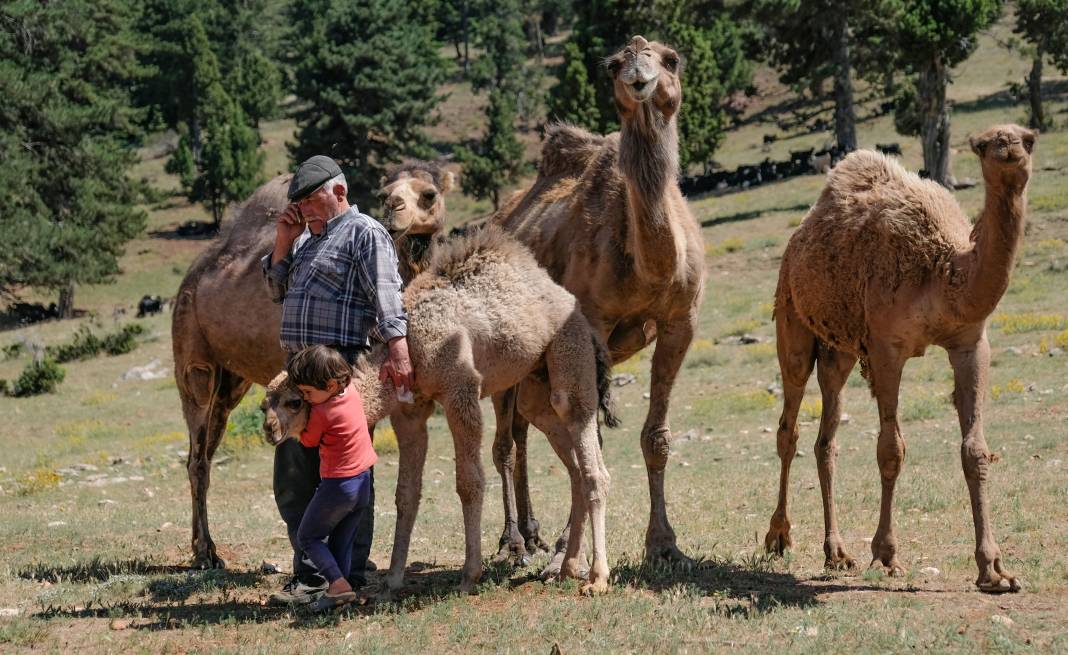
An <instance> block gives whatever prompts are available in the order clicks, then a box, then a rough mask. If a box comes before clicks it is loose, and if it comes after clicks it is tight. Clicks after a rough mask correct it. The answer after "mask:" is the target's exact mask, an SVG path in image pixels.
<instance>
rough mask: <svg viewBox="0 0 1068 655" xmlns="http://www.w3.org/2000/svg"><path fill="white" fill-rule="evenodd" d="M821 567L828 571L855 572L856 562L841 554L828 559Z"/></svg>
mask: <svg viewBox="0 0 1068 655" xmlns="http://www.w3.org/2000/svg"><path fill="white" fill-rule="evenodd" d="M823 566H824V568H826V569H827V570H829V571H856V570H857V560H855V559H853V558H852V557H850V556H849V555H846V554H844V553H843V554H842V555H836V556H835V557H828V558H827V560H826V561H825V562H824V563H823Z"/></svg>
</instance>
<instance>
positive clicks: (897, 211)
mask: <svg viewBox="0 0 1068 655" xmlns="http://www.w3.org/2000/svg"><path fill="white" fill-rule="evenodd" d="M1035 137H1036V135H1035V133H1034V132H1032V131H1030V130H1027V129H1024V128H1022V127H1019V126H1017V125H998V126H995V127H992V128H990V129H988V130H986V131H985V132H983V133H982V134H979V135H978V136H975V137H973V138H972V139H971V147H972V150H973V151H974V152H975V154H976V155H978V156H979V159H980V162H981V164H982V170H983V178H984V180H985V182H986V204H985V206H984V208H983V211H982V214H980V216H979V219H978V220H977V221H976V222H975V226H974V227H971V226H970V225H969V222H968V219H967V217H966V216H965V215H964V212H963V211H962V210H961V208H960V206H959V205H958V204H957V202H956V201H955V200H954V199H953V196H952V195H950V193H949V192H948V191H947V190H946V189H944V188H943V187H942V186H940V185H938V184H936V183H934V182H930V181H927V180H921V179H920V178H919V177H917V176H916V175H914V174H912V173H909V172H907V171H905V170H904V169H903V168H902V167H901V166H900V165H899V164H898V163H897V162H896V161H895V160H893V159H891V158H889V157H887V156H885V155H882V154H879V153H875V152H873V151H857V152H854V153H852V154H850V155H849V156H847V157H846V158H845V159H843V160H842V162H841V163H840V164H838V166H837V167H836V168H835V169H834V170H833V171H832V172H831V174H830V177H829V179H828V180H827V185H826V187H825V188H824V189H823V192H822V193H821V194H820V197H819V199H818V200H817V201H816V204H815V205H813V207H812V209H810V210H809V212H808V215H807V216H806V217H805V219H804V221H803V222H802V223H801V227H799V228H798V229H797V231H796V232H795V233H794V235H793V236H792V237H791V238H790V242H789V244H788V245H787V246H786V252H785V254H784V255H783V260H782V267H781V269H780V272H779V284H778V289H777V290H776V292H775V329H776V334H777V338H778V355H779V366H780V368H781V370H782V383H783V395H784V398H783V411H782V416H781V418H780V419H779V430H778V452H779V457H780V458H781V460H782V471H781V475H780V478H779V499H778V507H777V508H776V509H775V513H774V514H773V515H772V518H771V526H770V529H769V530H768V533H767V536H766V537H765V546H766V548H767V550H768V551H771V552H776V553H779V554H781V553H782V552H783V551H784V550H785V549H786V548H788V547H790V546H791V540H790V518H789V514H788V513H787V486H788V483H789V475H790V463H791V462H792V461H793V459H794V455H795V452H796V450H797V439H798V432H797V414H798V407H799V406H800V404H801V398H802V396H803V394H804V390H805V384H806V383H807V381H808V378H809V376H810V375H811V373H812V368H813V365H814V364H815V365H816V369H817V379H818V380H819V386H820V391H821V393H822V395H823V416H822V417H821V418H820V427H819V436H818V437H817V439H816V446H815V453H816V463H817V466H818V470H819V479H820V490H821V492H822V495H823V517H824V524H825V529H826V532H825V541H824V544H823V550H824V554H825V555H826V565H827V566H828V567H831V568H839V567H845V568H853V567H855V566H856V563H855V561H854V560H853V558H852V557H850V556H849V554H848V553H847V552H846V550H845V545H844V543H843V541H842V537H841V535H840V534H839V532H838V521H837V516H836V511H835V504H834V470H835V459H836V457H837V452H838V448H837V445H836V443H835V432H836V430H837V428H838V422H839V419H840V417H841V412H842V410H841V406H840V398H841V391H842V387H843V385H844V384H845V382H846V379H847V378H848V377H849V373H850V371H852V369H853V366H854V364H855V363H856V362H857V360H858V359H859V360H860V362H861V372H862V374H864V376H865V377H866V378H867V380H868V383H869V386H870V388H871V392H872V395H873V396H875V400H876V402H877V403H878V406H879V420H880V429H879V439H878V445H877V457H878V462H879V474H880V477H881V479H882V505H881V507H880V513H879V526H878V529H877V530H876V532H875V537H874V539H872V543H871V552H872V563H871V564H872V566H881V567H883V569H884V570H885V571H886V572H887V573H889V574H891V575H898V574H901V573H902V572H903V571H904V569H903V567H902V566H901V564H900V562H899V561H898V559H897V553H898V548H897V540H896V539H895V537H894V526H893V514H892V510H893V498H894V484H895V482H896V480H897V476H898V474H899V473H900V472H901V467H902V465H903V463H904V459H905V442H904V440H903V439H902V437H901V430H900V428H899V426H898V420H897V403H898V389H899V387H900V383H901V371H902V368H903V367H904V365H905V362H906V360H907V359H908V358H910V357H922V356H923V354H924V350H925V349H926V348H927V346H930V345H936V346H941V347H942V348H945V349H946V351H948V353H949V361H950V364H951V365H952V367H953V374H954V379H955V384H954V391H953V400H954V404H955V405H956V409H957V414H958V416H959V418H960V426H961V434H962V437H963V441H962V444H961V462H962V465H963V468H964V479H965V481H966V482H967V486H968V494H969V496H970V498H971V506H972V520H973V522H974V525H975V539H976V549H975V560H976V563H977V564H978V566H979V577H978V579H977V580H976V585H977V586H978V587H979V589H980V590H982V591H987V592H1003V591H1018V590H1019V589H1020V583H1019V581H1018V580H1017V579H1016V578H1015V577H1014V576H1013V575H1012V574H1010V573H1009V572H1008V571H1007V570H1005V568H1004V566H1003V564H1002V561H1001V550H1000V549H999V548H998V545H997V543H996V542H995V541H994V535H993V528H992V527H991V522H990V500H989V496H988V493H987V486H986V481H987V477H988V476H989V474H990V470H989V469H990V464H992V463H993V462H994V461H995V460H996V456H995V455H994V454H992V453H991V452H990V451H989V450H988V449H987V445H986V437H985V436H984V434H983V421H982V394H983V393H984V390H985V389H986V387H987V379H988V373H989V368H990V345H989V342H988V341H987V336H986V320H987V318H988V317H989V316H990V314H991V312H993V311H994V308H995V307H996V306H997V304H998V301H999V300H1000V299H1001V296H1002V294H1004V293H1005V289H1006V288H1007V287H1008V285H1009V277H1010V275H1011V273H1012V268H1013V265H1014V263H1015V260H1016V253H1017V252H1018V250H1019V247H1020V241H1021V239H1022V238H1023V233H1024V215H1025V213H1026V192H1027V182H1028V179H1029V177H1030V174H1031V153H1032V150H1033V148H1034V144H1035Z"/></svg>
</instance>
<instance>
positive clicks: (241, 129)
mask: <svg viewBox="0 0 1068 655" xmlns="http://www.w3.org/2000/svg"><path fill="white" fill-rule="evenodd" d="M185 25H186V27H185V30H184V34H185V35H186V41H185V43H184V44H183V49H184V51H185V52H186V53H187V55H188V57H189V60H190V62H191V68H192V71H193V75H192V81H191V87H190V88H189V90H188V92H187V95H188V96H189V97H190V98H192V102H191V105H192V114H191V115H190V117H189V119H188V122H187V123H186V124H184V125H183V126H182V127H183V129H184V133H183V134H182V137H181V139H180V141H179V144H178V149H177V151H176V152H175V154H174V156H173V157H172V158H171V159H170V160H169V161H168V162H167V168H166V170H167V172H169V173H175V174H177V175H178V176H179V178H180V180H181V183H182V187H183V189H184V190H185V193H186V197H188V198H189V200H190V201H192V202H202V203H204V205H205V206H206V207H207V208H208V210H209V211H211V215H212V219H213V220H214V223H215V228H216V229H218V228H219V226H220V225H221V223H222V215H223V212H224V211H225V209H226V205H227V203H229V202H235V201H240V200H243V199H244V198H245V197H246V196H247V195H248V194H250V193H252V191H254V190H255V188H256V185H257V184H258V183H259V181H260V172H261V170H262V168H263V159H264V156H263V154H262V153H260V152H259V143H260V141H259V134H258V133H257V132H256V130H255V128H253V127H252V126H251V125H249V124H248V119H247V118H246V117H245V113H244V111H243V110H242V109H241V107H240V106H239V105H238V104H237V103H236V102H235V101H234V100H233V98H231V97H230V95H229V94H228V93H227V92H226V89H225V88H224V85H223V77H222V73H221V72H220V70H219V63H218V59H217V58H216V56H215V53H214V52H212V49H211V46H210V45H209V43H208V36H207V32H206V31H205V30H204V27H203V26H202V25H201V23H200V19H199V18H197V17H196V16H190V17H188V18H187V19H186V21H185Z"/></svg>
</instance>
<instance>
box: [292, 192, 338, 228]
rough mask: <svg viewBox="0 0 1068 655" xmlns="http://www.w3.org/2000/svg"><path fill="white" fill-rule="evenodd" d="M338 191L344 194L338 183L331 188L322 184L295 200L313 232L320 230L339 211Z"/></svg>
mask: <svg viewBox="0 0 1068 655" xmlns="http://www.w3.org/2000/svg"><path fill="white" fill-rule="evenodd" d="M339 193H340V194H341V195H342V196H344V194H345V191H344V187H342V186H341V185H340V184H335V185H334V187H333V189H327V188H326V185H325V184H324V185H323V186H321V187H319V188H318V189H316V190H315V191H312V192H311V193H310V194H308V195H307V196H305V197H304V198H301V199H300V200H298V201H297V207H298V208H300V213H301V215H302V216H303V217H304V221H305V222H306V223H307V224H308V229H309V230H311V231H312V233H313V234H319V233H320V232H322V231H323V225H325V224H326V222H327V221H328V220H330V219H331V218H333V217H335V216H337V215H338V214H339V213H340V212H341V202H340V198H339V197H338V194H339Z"/></svg>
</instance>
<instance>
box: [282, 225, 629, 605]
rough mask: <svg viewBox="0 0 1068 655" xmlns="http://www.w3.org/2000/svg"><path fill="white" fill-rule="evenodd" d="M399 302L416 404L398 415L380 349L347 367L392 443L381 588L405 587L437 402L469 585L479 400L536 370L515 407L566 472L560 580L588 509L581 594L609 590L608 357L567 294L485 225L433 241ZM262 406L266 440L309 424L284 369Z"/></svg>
mask: <svg viewBox="0 0 1068 655" xmlns="http://www.w3.org/2000/svg"><path fill="white" fill-rule="evenodd" d="M404 306H405V309H406V310H407V312H408V348H409V351H410V354H411V358H412V366H413V368H414V369H415V371H416V378H417V379H418V381H419V393H418V396H417V399H416V405H415V407H414V408H412V410H409V411H407V412H406V416H407V417H409V420H407V421H403V422H398V421H397V419H396V417H397V412H396V409H397V407H398V405H399V404H400V403H398V401H397V399H396V392H395V390H394V389H393V386H392V383H391V382H385V383H384V382H381V381H379V375H378V370H379V367H380V365H381V362H382V360H383V358H384V353H385V351H384V349H383V348H381V347H379V348H378V349H376V350H375V351H373V353H372V354H371V356H370V357H369V358H365V359H362V360H361V361H360V362H358V363H357V365H356V367H355V370H354V381H355V386H356V388H357V389H358V390H359V392H360V394H361V396H362V397H363V402H364V411H365V412H366V414H367V420H368V423H369V424H373V423H375V422H377V421H378V420H379V419H381V418H382V417H384V416H387V415H391V414H392V415H393V416H394V428H395V429H396V433H397V443H398V445H399V447H400V466H399V470H398V480H397V528H396V536H395V539H394V542H393V556H392V559H391V561H390V571H389V577H388V578H387V584H388V586H389V588H390V589H391V590H396V589H398V588H400V586H401V584H402V582H403V576H404V567H405V562H406V560H407V557H408V545H409V543H410V541H411V533H412V526H413V524H414V522H415V516H416V513H417V511H418V509H419V498H420V494H421V487H422V476H423V463H424V461H425V459H426V450H427V429H426V419H427V417H429V415H430V413H431V410H432V403H431V401H436V402H438V403H439V404H441V406H442V407H443V408H444V409H445V416H446V418H447V419H448V423H449V429H450V431H451V432H452V437H453V446H454V448H455V453H456V493H457V494H459V496H460V502H461V503H462V505H463V515H464V536H465V539H466V554H465V558H464V567H463V576H462V580H461V584H460V588H461V590H464V591H471V590H473V589H474V587H475V585H476V584H477V583H478V580H479V578H480V576H481V575H482V545H481V544H482V538H481V517H482V498H483V487H484V478H483V473H482V458H481V445H482V411H481V409H480V407H479V398H480V397H483V396H486V395H489V394H492V393H496V392H498V391H500V390H502V389H507V388H509V387H513V386H515V385H517V384H519V383H520V382H523V381H524V379H525V378H527V376H528V375H529V374H530V373H532V372H537V374H536V375H535V376H533V377H532V378H530V379H529V380H528V381H527V382H523V384H522V385H520V387H519V389H520V391H519V404H520V406H521V407H522V410H523V412H524V415H526V416H530V417H531V420H532V422H533V423H534V425H535V426H537V427H538V429H540V430H542V431H544V432H545V434H547V435H548V436H549V440H550V442H551V443H552V446H553V449H554V450H555V451H556V453H557V455H559V457H560V459H561V461H563V463H564V465H565V466H566V467H567V469H568V472H569V474H570V476H571V513H572V516H573V517H576V519H575V520H574V521H572V523H571V535H570V539H569V543H570V546H569V548H568V552H567V556H566V558H565V560H564V562H563V567H562V570H561V575H563V576H565V577H582V575H583V573H584V572H585V568H586V562H585V557H584V556H580V552H579V551H580V547H581V543H582V532H583V526H584V523H585V519H586V517H587V516H588V517H589V518H590V521H591V523H592V528H593V558H594V563H593V566H592V568H591V569H590V571H589V582H588V583H587V584H586V585H585V587H584V588H583V591H584V592H587V593H589V592H603V591H606V590H607V589H608V573H609V571H608V560H607V557H606V555H605V536H604V534H605V500H606V497H607V493H608V484H609V476H608V470H607V469H606V468H605V466H604V461H603V460H602V458H601V448H600V444H599V439H598V429H597V410H598V408H599V407H600V408H601V409H602V410H604V413H605V420H606V422H609V421H614V418H612V417H611V414H610V412H609V410H608V392H609V386H610V385H609V373H610V362H609V360H608V353H607V351H605V349H604V346H603V345H601V342H600V338H599V337H598V336H597V335H596V334H595V333H594V332H593V330H591V329H590V326H589V323H587V322H586V319H585V317H584V316H583V315H582V312H581V311H580V310H579V308H578V303H577V302H576V301H575V297H574V296H572V295H571V294H570V293H568V292H567V291H566V290H564V288H563V287H561V286H559V285H557V284H556V283H555V282H553V281H552V280H551V279H550V278H549V276H548V275H547V274H546V273H545V271H544V270H543V269H542V268H541V267H540V266H538V263H537V262H536V261H535V260H534V258H533V256H531V254H530V252H529V251H528V250H527V249H526V248H525V247H523V246H522V245H520V244H519V243H518V242H516V241H515V240H514V239H512V238H511V237H508V236H506V235H505V234H504V233H503V232H502V231H501V230H499V229H497V228H493V227H491V228H487V229H485V230H482V231H480V232H477V233H475V234H474V235H472V236H470V237H467V238H466V239H461V240H457V241H456V242H455V243H453V244H450V245H449V246H446V247H441V248H438V249H437V251H436V252H435V254H434V257H433V258H432V260H431V263H430V266H429V268H428V270H427V271H426V272H424V273H422V274H421V275H419V276H417V277H416V278H415V279H414V280H413V281H412V283H411V285H410V286H409V287H408V288H407V290H406V291H405V293H404ZM528 390H529V391H532V392H533V393H528ZM265 410H266V419H265V423H264V428H265V432H266V435H267V438H268V441H270V442H272V443H277V442H279V441H281V439H282V438H284V436H286V435H295V434H299V432H300V430H301V429H303V427H304V424H305V423H306V421H307V413H306V412H307V409H306V406H305V405H304V404H303V403H302V402H301V394H300V392H299V391H298V390H297V389H296V388H294V387H293V386H292V385H290V384H288V382H287V381H286V380H285V374H284V373H283V374H281V375H279V377H278V378H276V379H275V380H274V381H273V382H272V383H271V385H270V386H269V387H268V390H267V399H266V401H265ZM413 410H414V411H413Z"/></svg>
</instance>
